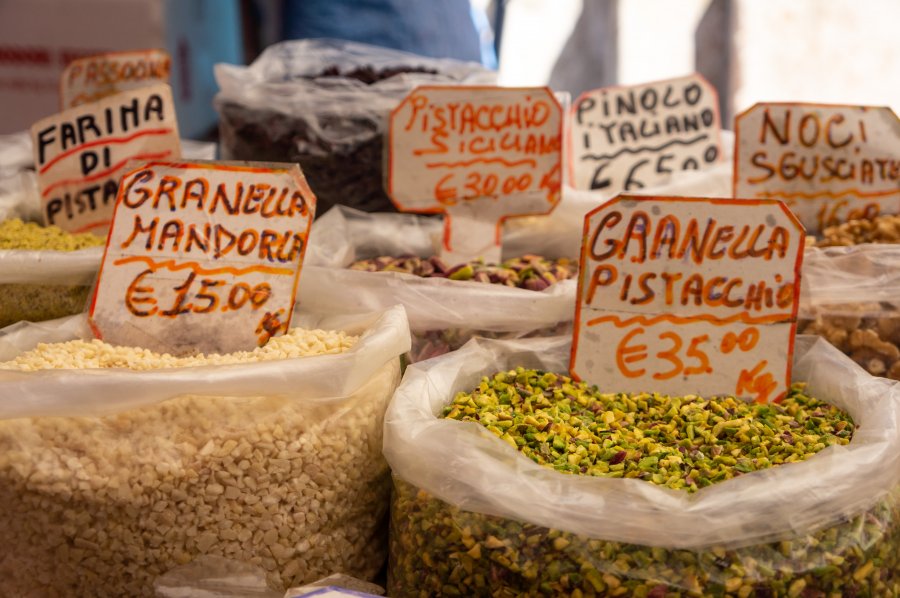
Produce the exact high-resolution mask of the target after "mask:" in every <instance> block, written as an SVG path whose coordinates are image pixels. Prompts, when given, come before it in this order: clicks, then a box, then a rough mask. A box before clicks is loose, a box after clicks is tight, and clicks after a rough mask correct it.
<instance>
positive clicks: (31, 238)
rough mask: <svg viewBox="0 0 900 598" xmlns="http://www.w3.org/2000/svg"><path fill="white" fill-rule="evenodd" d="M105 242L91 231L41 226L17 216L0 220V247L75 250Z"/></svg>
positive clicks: (97, 245)
mask: <svg viewBox="0 0 900 598" xmlns="http://www.w3.org/2000/svg"><path fill="white" fill-rule="evenodd" d="M105 243H106V240H105V239H104V238H103V237H98V236H96V235H92V234H91V233H80V234H73V233H68V232H66V231H64V230H62V229H61V228H59V227H57V226H41V225H40V224H38V223H36V222H23V221H22V220H20V219H18V218H12V219H10V220H5V221H3V222H0V249H30V250H40V249H46V250H51V251H76V250H78V249H87V248H88V247H99V246H101V245H103V244H105Z"/></svg>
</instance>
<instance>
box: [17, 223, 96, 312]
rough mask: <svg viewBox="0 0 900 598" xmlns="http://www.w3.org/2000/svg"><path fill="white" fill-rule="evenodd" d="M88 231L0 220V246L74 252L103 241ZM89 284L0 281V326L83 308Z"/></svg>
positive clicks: (79, 310) (77, 310)
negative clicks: (70, 230)
mask: <svg viewBox="0 0 900 598" xmlns="http://www.w3.org/2000/svg"><path fill="white" fill-rule="evenodd" d="M104 242H105V241H104V239H102V238H101V237H98V236H96V235H92V234H90V233H84V234H70V233H67V232H65V231H63V230H62V229H60V228H58V227H56V226H47V227H43V226H40V225H39V224H37V223H34V222H23V221H21V220H19V219H18V218H14V219H11V220H6V221H4V222H2V223H0V249H13V250H31V251H34V250H45V251H76V250H78V249H86V248H88V247H97V246H101V245H103V244H104ZM89 292H90V287H88V286H77V285H57V284H30V283H12V284H0V328H2V327H4V326H9V325H10V324H14V323H16V322H19V321H22V320H27V321H31V322H39V321H42V320H52V319H53V318H61V317H62V316H68V315H71V314H76V313H79V312H81V311H83V310H84V306H85V305H86V304H87V299H88V293H89Z"/></svg>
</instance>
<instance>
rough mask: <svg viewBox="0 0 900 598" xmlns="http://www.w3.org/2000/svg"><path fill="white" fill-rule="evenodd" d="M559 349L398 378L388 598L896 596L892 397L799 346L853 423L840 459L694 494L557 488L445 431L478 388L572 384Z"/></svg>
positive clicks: (547, 346) (810, 344)
mask: <svg viewBox="0 0 900 598" xmlns="http://www.w3.org/2000/svg"><path fill="white" fill-rule="evenodd" d="M569 347H570V341H569V339H566V338H553V339H532V340H528V341H482V340H478V341H473V342H471V343H469V344H468V345H466V346H465V347H463V348H462V349H461V350H459V351H457V352H454V353H451V354H449V355H445V356H443V357H441V358H438V359H434V360H431V361H428V362H424V363H421V364H415V365H412V366H410V367H409V368H408V369H407V370H406V374H405V376H404V379H403V382H402V383H401V385H400V387H399V388H398V390H397V392H396V393H395V394H394V399H393V400H392V402H391V405H390V407H389V409H388V412H387V414H386V415H385V447H384V452H385V457H386V458H387V460H388V462H389V463H390V465H391V469H392V471H393V474H394V476H395V481H396V486H395V496H394V504H393V506H392V521H391V525H392V528H391V558H390V571H389V574H388V579H389V582H388V593H389V595H391V596H395V597H397V598H401V597H403V596H426V595H435V594H436V593H441V594H442V595H445V596H446V595H463V596H476V595H484V596H488V595H490V596H501V595H502V596H507V595H509V596H512V595H559V594H562V593H572V595H574V593H575V591H576V588H577V591H578V592H579V593H580V594H581V595H583V596H590V595H598V596H608V595H613V596H643V597H649V596H653V597H665V596H680V595H690V596H700V595H704V596H742V597H747V596H873V597H874V596H896V595H898V593H900V486H898V484H900V387H898V386H897V385H895V384H891V383H889V382H888V381H886V380H883V379H879V378H873V377H871V376H869V375H868V374H866V373H865V372H864V371H863V370H862V369H860V368H859V367H857V366H856V365H855V364H853V363H852V362H851V361H850V360H848V359H847V358H846V357H845V356H843V355H841V354H840V353H839V352H838V351H836V350H835V349H834V348H833V347H831V346H830V345H828V344H827V343H825V342H823V341H821V340H816V339H814V337H809V336H802V337H798V338H797V341H796V347H795V363H794V370H793V376H794V379H795V380H802V381H807V382H808V391H809V392H810V393H811V394H812V396H815V397H817V398H820V399H822V400H824V401H826V402H829V403H831V404H833V405H836V406H838V407H840V408H842V409H845V410H846V411H848V412H849V413H850V414H851V416H852V417H853V418H854V421H855V423H856V424H858V426H859V427H858V429H857V430H856V432H855V434H854V436H853V439H852V441H851V443H850V444H848V445H846V446H832V447H829V448H827V449H825V450H823V451H821V452H819V453H817V454H816V455H814V456H812V457H811V458H809V459H807V460H806V461H803V462H800V463H794V464H789V465H782V466H778V467H774V468H771V469H766V470H762V471H758V472H755V473H751V474H747V475H742V476H739V477H737V478H734V479H731V480H728V481H725V482H720V483H718V484H715V485H713V486H710V487H707V488H703V489H701V490H700V491H698V492H696V493H694V494H688V493H686V492H683V491H677V490H670V489H668V488H663V487H659V486H654V485H652V484H650V483H647V482H644V481H640V480H630V479H612V478H598V477H587V476H573V475H566V474H561V473H559V472H556V471H554V470H552V469H548V468H545V467H542V466H540V465H537V464H536V463H534V462H532V461H531V460H530V459H528V458H527V457H525V456H524V455H522V454H520V453H518V452H517V451H516V450H515V449H513V448H511V447H510V446H509V445H507V444H506V443H505V442H503V441H502V440H500V439H498V438H497V437H496V436H494V435H493V434H492V433H490V432H489V431H488V430H486V429H485V428H484V427H482V426H480V425H478V424H475V423H461V422H458V421H450V420H445V419H439V417H438V416H439V414H440V412H441V409H442V407H443V406H444V405H445V404H447V402H448V401H449V400H450V399H451V398H452V397H453V396H454V394H455V393H456V392H458V391H461V390H465V389H469V388H472V387H473V386H475V385H477V384H478V382H479V381H480V378H481V376H482V375H490V374H491V373H493V372H495V371H498V370H502V369H506V368H511V367H514V366H519V365H521V366H524V367H537V368H542V369H545V370H549V371H556V372H560V371H565V368H566V366H567V363H568V359H569ZM648 390H650V389H648Z"/></svg>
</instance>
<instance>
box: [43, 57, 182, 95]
mask: <svg viewBox="0 0 900 598" xmlns="http://www.w3.org/2000/svg"><path fill="white" fill-rule="evenodd" d="M171 70H172V58H171V57H170V56H169V53H168V52H166V51H165V50H158V49H151V50H132V51H127V52H107V53H105V54H98V55H96V56H88V57H85V58H78V59H76V60H73V61H72V62H70V63H69V64H68V66H66V68H65V70H64V71H63V74H62V76H61V77H60V79H59V96H60V100H61V104H62V109H63V110H65V109H66V108H74V107H75V106H81V105H82V104H87V103H90V102H96V101H97V100H100V99H102V98H105V97H107V96H111V95H115V94H117V93H120V92H123V91H128V90H130V89H137V88H139V87H144V86H147V85H153V84H155V83H165V84H168V83H169V76H170V73H171Z"/></svg>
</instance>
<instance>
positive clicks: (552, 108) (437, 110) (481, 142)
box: [387, 87, 562, 263]
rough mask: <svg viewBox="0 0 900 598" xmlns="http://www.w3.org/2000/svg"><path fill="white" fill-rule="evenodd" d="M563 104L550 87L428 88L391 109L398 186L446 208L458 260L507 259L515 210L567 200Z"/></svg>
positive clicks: (415, 198) (411, 203)
mask: <svg viewBox="0 0 900 598" xmlns="http://www.w3.org/2000/svg"><path fill="white" fill-rule="evenodd" d="M561 112H562V109H561V107H560V105H559V103H558V102H557V101H556V99H555V98H554V97H553V94H552V92H551V91H550V90H549V89H547V88H545V87H537V88H501V87H420V88H418V89H416V90H415V91H413V92H412V93H411V94H410V95H409V96H407V97H406V99H404V100H403V102H401V104H400V105H399V106H398V107H397V108H396V109H395V110H394V111H393V113H392V114H391V122H390V155H389V165H388V173H387V176H388V183H387V187H388V193H389V195H390V196H391V199H392V200H393V202H394V204H395V205H396V206H397V208H398V209H400V210H402V211H409V212H426V213H429V212H430V213H444V214H446V223H447V226H445V236H444V252H443V254H442V255H444V256H445V257H447V256H449V258H448V259H450V260H451V261H452V262H454V263H456V262H457V261H465V260H468V259H473V258H477V257H483V258H485V259H486V260H487V261H497V260H498V259H499V254H500V230H501V225H502V222H503V220H504V219H505V218H509V217H513V216H525V215H536V214H547V213H549V212H550V211H551V210H553V208H554V207H555V206H556V204H557V203H558V202H559V197H560V186H561V144H562V132H561V131H562V129H561V127H562V114H561Z"/></svg>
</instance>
